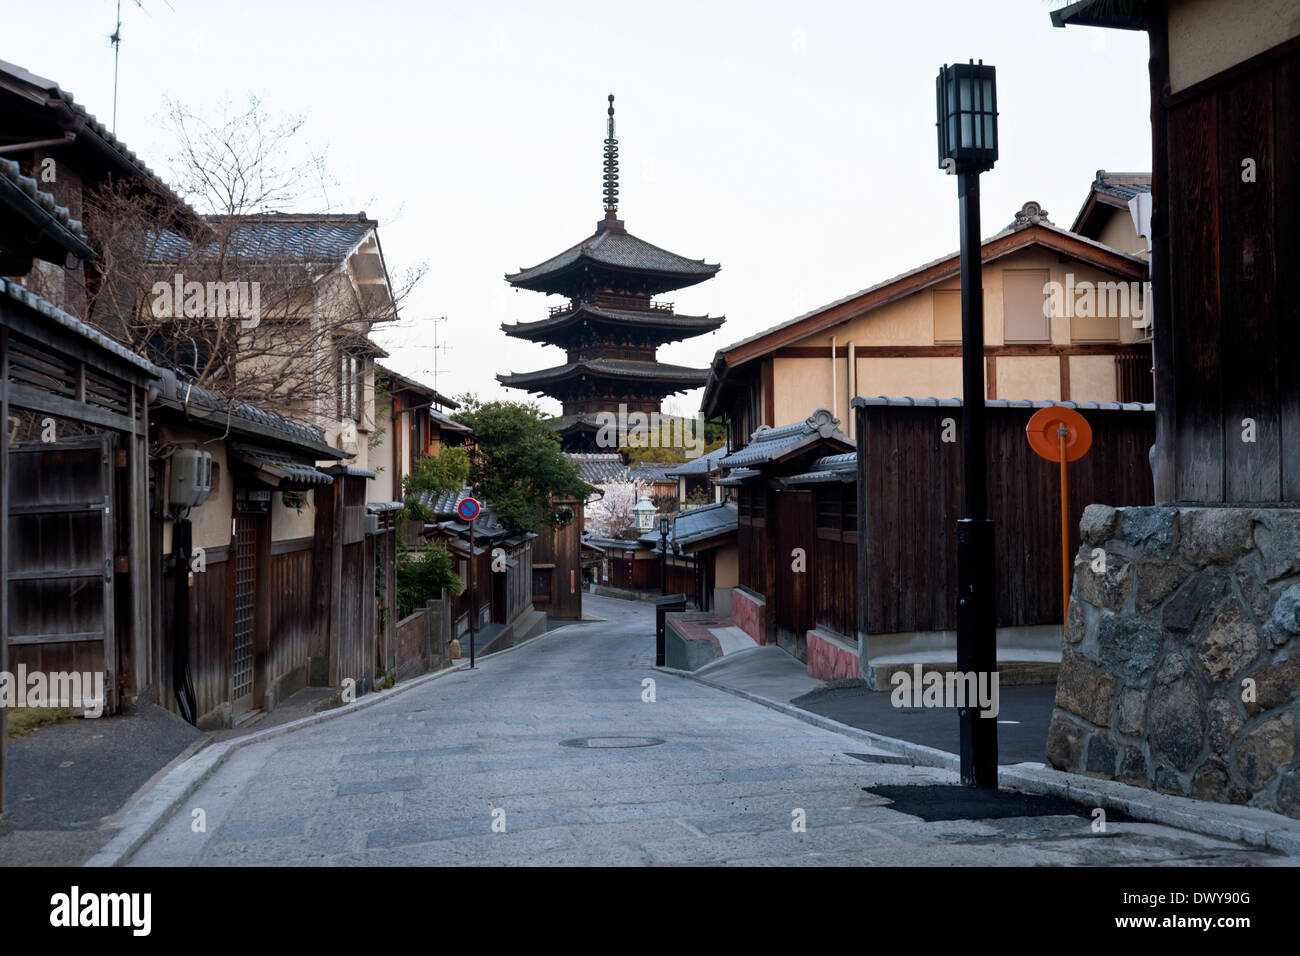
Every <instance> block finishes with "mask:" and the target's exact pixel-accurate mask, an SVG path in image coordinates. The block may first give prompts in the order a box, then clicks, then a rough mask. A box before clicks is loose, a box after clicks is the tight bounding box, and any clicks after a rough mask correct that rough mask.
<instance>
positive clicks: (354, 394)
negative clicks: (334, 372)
mask: <svg viewBox="0 0 1300 956" xmlns="http://www.w3.org/2000/svg"><path fill="white" fill-rule="evenodd" d="M365 380H366V360H365V358H364V357H363V356H361V355H359V354H357V353H356V352H351V351H348V350H346V349H344V350H343V351H341V352H339V418H341V419H344V420H348V419H350V420H352V421H356V422H359V421H361V410H362V407H363V406H362V401H361V396H362V392H361V388H362V385H363V384H364V383H365Z"/></svg>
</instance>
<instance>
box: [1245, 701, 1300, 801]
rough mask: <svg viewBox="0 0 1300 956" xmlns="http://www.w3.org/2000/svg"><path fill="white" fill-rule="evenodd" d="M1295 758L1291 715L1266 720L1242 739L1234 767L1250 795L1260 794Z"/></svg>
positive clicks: (1292, 716)
mask: <svg viewBox="0 0 1300 956" xmlns="http://www.w3.org/2000/svg"><path fill="white" fill-rule="evenodd" d="M1293 757H1295V715H1294V714H1290V713H1286V714H1280V715H1278V716H1277V717H1270V718H1269V719H1268V720H1266V721H1264V722H1263V723H1261V724H1260V725H1259V726H1258V727H1256V728H1255V729H1254V730H1252V731H1251V732H1250V733H1248V734H1246V736H1245V737H1244V738H1243V739H1242V741H1241V744H1240V745H1239V746H1238V747H1237V759H1236V767H1237V773H1238V774H1240V776H1241V779H1242V782H1243V783H1245V784H1246V786H1247V787H1249V788H1250V790H1251V791H1252V792H1258V791H1259V790H1262V789H1263V788H1264V786H1265V785H1266V784H1267V783H1268V782H1269V781H1270V780H1272V779H1273V777H1274V776H1276V775H1277V772H1278V771H1279V770H1280V769H1282V767H1283V766H1284V765H1285V764H1287V763H1290V762H1291V759H1292V758H1293Z"/></svg>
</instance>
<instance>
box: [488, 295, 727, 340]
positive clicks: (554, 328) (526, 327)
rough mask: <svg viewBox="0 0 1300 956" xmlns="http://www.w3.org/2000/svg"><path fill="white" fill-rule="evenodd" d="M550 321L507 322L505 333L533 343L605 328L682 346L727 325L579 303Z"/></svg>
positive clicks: (654, 310)
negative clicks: (583, 329)
mask: <svg viewBox="0 0 1300 956" xmlns="http://www.w3.org/2000/svg"><path fill="white" fill-rule="evenodd" d="M561 308H562V311H560V310H557V311H556V312H555V314H553V315H551V316H550V317H549V318H545V319H541V320H540V321H537V322H516V323H514V324H509V323H505V322H503V323H502V324H501V330H502V331H503V332H505V334H506V335H510V336H513V337H514V338H519V339H528V340H529V341H532V342H547V341H550V340H551V339H553V338H554V337H556V336H561V335H563V334H564V333H566V332H570V331H572V330H579V329H582V328H583V326H604V327H607V328H610V329H628V330H629V331H635V332H638V333H641V335H642V337H643V338H653V339H654V340H655V341H656V342H658V343H660V344H664V343H667V342H678V341H681V340H682V339H689V338H693V337H694V336H697V335H704V334H705V333H706V332H712V331H713V330H714V329H716V328H718V327H719V326H721V325H722V323H723V322H725V321H726V318H725V317H723V316H720V315H719V316H711V315H677V314H676V313H674V312H673V311H672V309H671V308H667V309H665V308H662V307H658V306H655V307H651V308H649V309H616V308H610V307H608V306H605V305H601V304H598V303H593V302H589V301H586V300H579V301H577V302H571V303H569V305H568V307H567V308H565V307H561Z"/></svg>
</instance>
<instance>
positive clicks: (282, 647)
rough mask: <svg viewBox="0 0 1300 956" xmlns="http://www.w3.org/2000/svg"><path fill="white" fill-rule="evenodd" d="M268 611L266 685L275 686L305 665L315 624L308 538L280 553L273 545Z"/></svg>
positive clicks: (310, 551) (310, 552)
mask: <svg viewBox="0 0 1300 956" xmlns="http://www.w3.org/2000/svg"><path fill="white" fill-rule="evenodd" d="M270 611H271V627H270V634H269V639H268V643H267V655H266V678H267V682H268V685H269V686H270V687H272V688H274V687H276V686H277V684H278V682H279V681H281V680H282V679H284V678H285V677H288V676H289V675H291V674H293V672H294V671H295V670H297V669H298V668H305V667H306V666H307V655H308V653H309V646H310V641H311V635H312V631H313V629H314V628H315V623H316V622H315V620H314V617H313V614H314V607H313V604H312V549H311V542H310V541H308V542H307V546H306V547H300V548H298V549H297V550H293V551H287V552H284V553H280V554H277V553H275V549H274V548H272V553H271V593H270ZM303 683H304V684H305V675H304V678H303Z"/></svg>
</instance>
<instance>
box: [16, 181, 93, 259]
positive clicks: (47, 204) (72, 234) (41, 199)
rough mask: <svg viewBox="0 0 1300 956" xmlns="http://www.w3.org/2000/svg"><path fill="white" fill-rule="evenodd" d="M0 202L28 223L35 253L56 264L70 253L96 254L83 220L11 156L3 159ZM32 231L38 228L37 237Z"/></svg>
mask: <svg viewBox="0 0 1300 956" xmlns="http://www.w3.org/2000/svg"><path fill="white" fill-rule="evenodd" d="M0 202H3V203H4V204H5V205H6V206H8V207H9V208H10V209H12V210H13V212H14V214H15V215H17V216H18V217H19V218H20V219H21V220H23V221H24V222H26V223H27V224H28V225H27V227H26V228H25V229H24V232H26V233H28V242H29V243H30V252H31V253H32V255H33V256H35V257H39V258H41V259H43V260H44V261H46V262H53V263H55V264H56V265H63V264H64V263H65V262H66V261H67V258H68V253H72V254H73V255H74V256H76V257H77V258H78V259H93V258H94V257H95V250H94V249H92V248H91V247H90V240H89V239H87V238H86V234H85V232H83V231H82V228H81V222H80V221H79V220H77V219H73V218H72V214H71V213H70V212H69V211H68V209H67V207H66V206H60V205H59V204H58V203H56V202H55V201H54V196H53V195H51V194H50V193H47V192H44V191H43V190H41V189H40V187H39V186H37V184H36V180H35V179H33V178H32V177H30V176H24V175H23V174H22V170H21V169H20V168H19V166H18V164H17V163H15V162H14V161H13V160H11V159H0ZM31 232H35V237H31V236H30V233H31ZM13 251H14V252H18V253H24V252H26V251H28V250H22V249H18V250H13Z"/></svg>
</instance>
